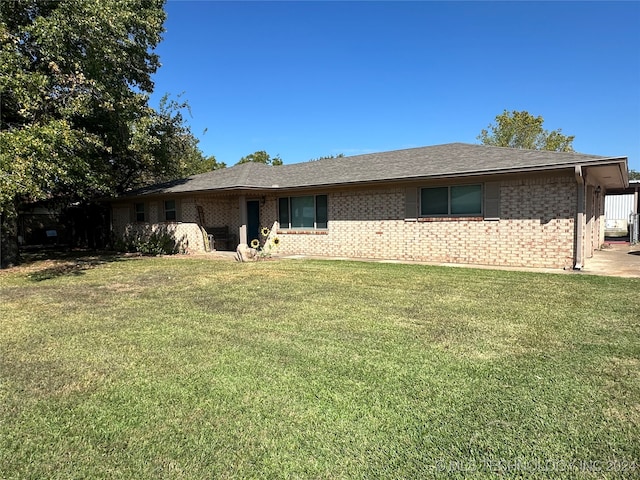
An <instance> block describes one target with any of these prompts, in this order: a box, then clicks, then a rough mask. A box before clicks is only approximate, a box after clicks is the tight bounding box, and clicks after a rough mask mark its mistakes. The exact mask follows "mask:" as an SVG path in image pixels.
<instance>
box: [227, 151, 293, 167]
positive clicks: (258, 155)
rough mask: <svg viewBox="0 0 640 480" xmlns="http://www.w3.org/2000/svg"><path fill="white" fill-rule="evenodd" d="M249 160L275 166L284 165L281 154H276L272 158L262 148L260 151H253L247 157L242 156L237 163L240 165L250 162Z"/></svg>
mask: <svg viewBox="0 0 640 480" xmlns="http://www.w3.org/2000/svg"><path fill="white" fill-rule="evenodd" d="M248 162H255V163H264V164H265V165H274V166H275V165H282V159H281V158H280V156H279V155H276V156H275V157H273V158H272V157H271V156H269V154H268V153H267V152H265V151H264V150H260V151H258V152H254V153H251V154H249V155H247V156H246V157H242V158H241V159H240V160H239V161H238V163H236V165H240V164H241V163H248Z"/></svg>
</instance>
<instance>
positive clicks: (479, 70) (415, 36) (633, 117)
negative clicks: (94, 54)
mask: <svg viewBox="0 0 640 480" xmlns="http://www.w3.org/2000/svg"><path fill="white" fill-rule="evenodd" d="M166 11H167V15H168V18H167V21H166V23H165V28H166V32H165V34H164V40H163V42H162V43H161V44H160V45H159V47H158V49H157V51H156V53H158V54H159V55H160V61H161V63H162V67H161V68H160V69H159V70H158V72H157V73H156V74H155V76H154V80H155V92H154V95H153V96H152V104H153V105H156V106H157V103H158V100H159V98H160V97H161V96H162V95H163V94H165V93H170V94H172V95H173V96H175V95H177V94H180V93H182V92H184V93H183V95H182V97H181V98H182V99H185V100H187V101H188V102H189V103H190V105H191V110H192V116H191V117H189V116H188V115H187V119H188V122H189V124H190V125H191V128H192V131H193V133H194V134H195V135H196V137H198V138H199V139H200V148H201V149H202V151H203V152H204V153H205V155H215V157H216V158H217V159H218V160H219V161H224V162H226V163H227V164H228V165H233V164H234V163H236V162H237V161H238V160H239V159H240V158H241V157H243V156H245V155H247V154H249V153H252V152H255V151H257V150H266V151H267V152H268V153H269V154H271V156H275V155H280V157H281V158H282V159H283V161H284V162H285V163H296V162H301V161H306V160H309V159H312V158H317V157H320V156H324V155H336V154H338V153H344V154H345V155H356V154H361V153H370V152H380V151H387V150H396V149H402V148H410V147H418V146H426V145H436V144H442V143H449V142H466V143H477V140H476V137H477V136H478V134H479V133H480V130H482V129H483V128H485V127H486V126H487V125H488V124H489V123H492V122H493V121H494V119H495V116H496V115H498V114H500V113H502V111H503V110H505V109H506V110H509V111H511V110H527V111H528V112H530V113H532V114H534V115H541V116H542V117H544V119H545V124H544V125H545V128H547V129H548V130H554V129H558V128H561V129H562V131H563V133H565V134H569V135H575V137H576V138H575V141H574V144H573V145H574V148H575V149H576V151H578V152H583V153H590V154H596V155H606V156H617V155H624V156H627V157H628V158H629V167H630V168H633V169H636V170H640V3H639V2H620V3H617V2H566V3H564V2H531V3H530V2H442V3H441V2H336V1H326V2H306V1H300V2H293V1H289V2H244V1H236V2H231V1H225V2H216V1H204V0H200V1H184V0H169V1H168V2H167V4H166ZM205 129H206V133H204V134H203V132H204V131H205Z"/></svg>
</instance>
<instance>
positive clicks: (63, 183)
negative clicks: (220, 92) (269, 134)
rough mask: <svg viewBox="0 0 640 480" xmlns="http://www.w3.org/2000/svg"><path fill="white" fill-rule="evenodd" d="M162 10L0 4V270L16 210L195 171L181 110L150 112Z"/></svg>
mask: <svg viewBox="0 0 640 480" xmlns="http://www.w3.org/2000/svg"><path fill="white" fill-rule="evenodd" d="M163 5H164V0H110V1H108V2H103V1H101V0H82V1H77V0H58V1H41V0H4V1H2V2H0V92H1V95H0V223H1V234H0V241H1V245H0V246H1V258H0V264H1V265H3V266H4V265H7V264H11V263H15V262H16V261H17V252H18V250H17V223H16V218H17V207H18V205H19V204H20V203H21V202H30V201H36V200H43V199H50V198H68V199H69V200H70V201H73V200H76V201H77V200H83V199H90V198H96V197H100V196H107V195H113V194H117V193H120V192H123V191H125V190H127V189H130V188H135V187H137V186H141V185H144V184H145V183H149V182H152V181H155V180H157V179H169V178H171V177H173V178H175V177H177V176H180V175H181V174H183V173H184V172H185V169H187V170H188V168H190V167H189V164H191V165H193V164H196V165H197V164H199V162H201V161H202V155H201V154H199V150H198V149H197V140H196V139H195V137H193V135H191V132H190V131H189V130H188V128H186V127H184V125H183V118H182V116H181V115H180V109H181V108H183V107H184V104H179V103H177V102H173V103H172V102H169V101H168V100H167V101H166V102H165V103H164V105H163V106H161V108H160V109H159V111H155V110H154V109H152V108H151V107H149V104H148V101H149V94H150V93H151V92H152V90H153V82H152V80H151V75H152V74H153V73H154V72H155V71H156V69H157V68H158V67H159V65H160V64H159V59H158V57H157V55H155V54H154V53H153V50H154V48H155V47H156V46H157V44H158V43H159V42H160V40H161V34H162V32H163V22H164V19H165V12H164V9H163ZM198 154H199V155H200V158H198ZM182 157H185V159H184V160H183V161H179V160H178V159H179V158H182Z"/></svg>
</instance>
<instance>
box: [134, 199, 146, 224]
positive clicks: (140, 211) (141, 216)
mask: <svg viewBox="0 0 640 480" xmlns="http://www.w3.org/2000/svg"><path fill="white" fill-rule="evenodd" d="M134 210H135V219H136V222H144V221H146V218H145V211H144V210H145V209H144V203H136V204H134Z"/></svg>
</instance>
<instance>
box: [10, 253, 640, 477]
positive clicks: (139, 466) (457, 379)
mask: <svg viewBox="0 0 640 480" xmlns="http://www.w3.org/2000/svg"><path fill="white" fill-rule="evenodd" d="M0 282H1V283H0V298H1V301H2V312H1V313H0V478H3V479H6V478H21V479H22V478H34V479H35V478H38V479H40V478H79V479H80V478H83V479H84V478H172V479H173V478H176V479H179V478H244V477H250V478H257V477H259V478H283V477H291V478H411V479H413V478H433V477H441V478H496V477H501V476H507V477H522V478H549V477H555V478H632V477H640V465H639V464H638V463H639V462H640V280H638V279H619V278H609V277H596V276H587V275H563V274H537V273H522V272H505V271H491V270H476V269H463V268H443V267H429V266H420V265H397V264H381V263H362V262H341V261H336V262H329V261H301V260H281V261H264V262H258V263H247V264H237V263H233V262H227V261H211V260H199V259H181V258H144V259H125V258H117V257H114V258H104V259H102V260H101V261H97V260H94V261H92V260H88V261H87V260H86V259H85V262H82V263H74V262H66V263H65V262H62V261H61V262H58V263H51V262H49V263H33V264H31V265H28V266H27V267H26V268H20V269H17V270H13V271H8V272H0Z"/></svg>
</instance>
